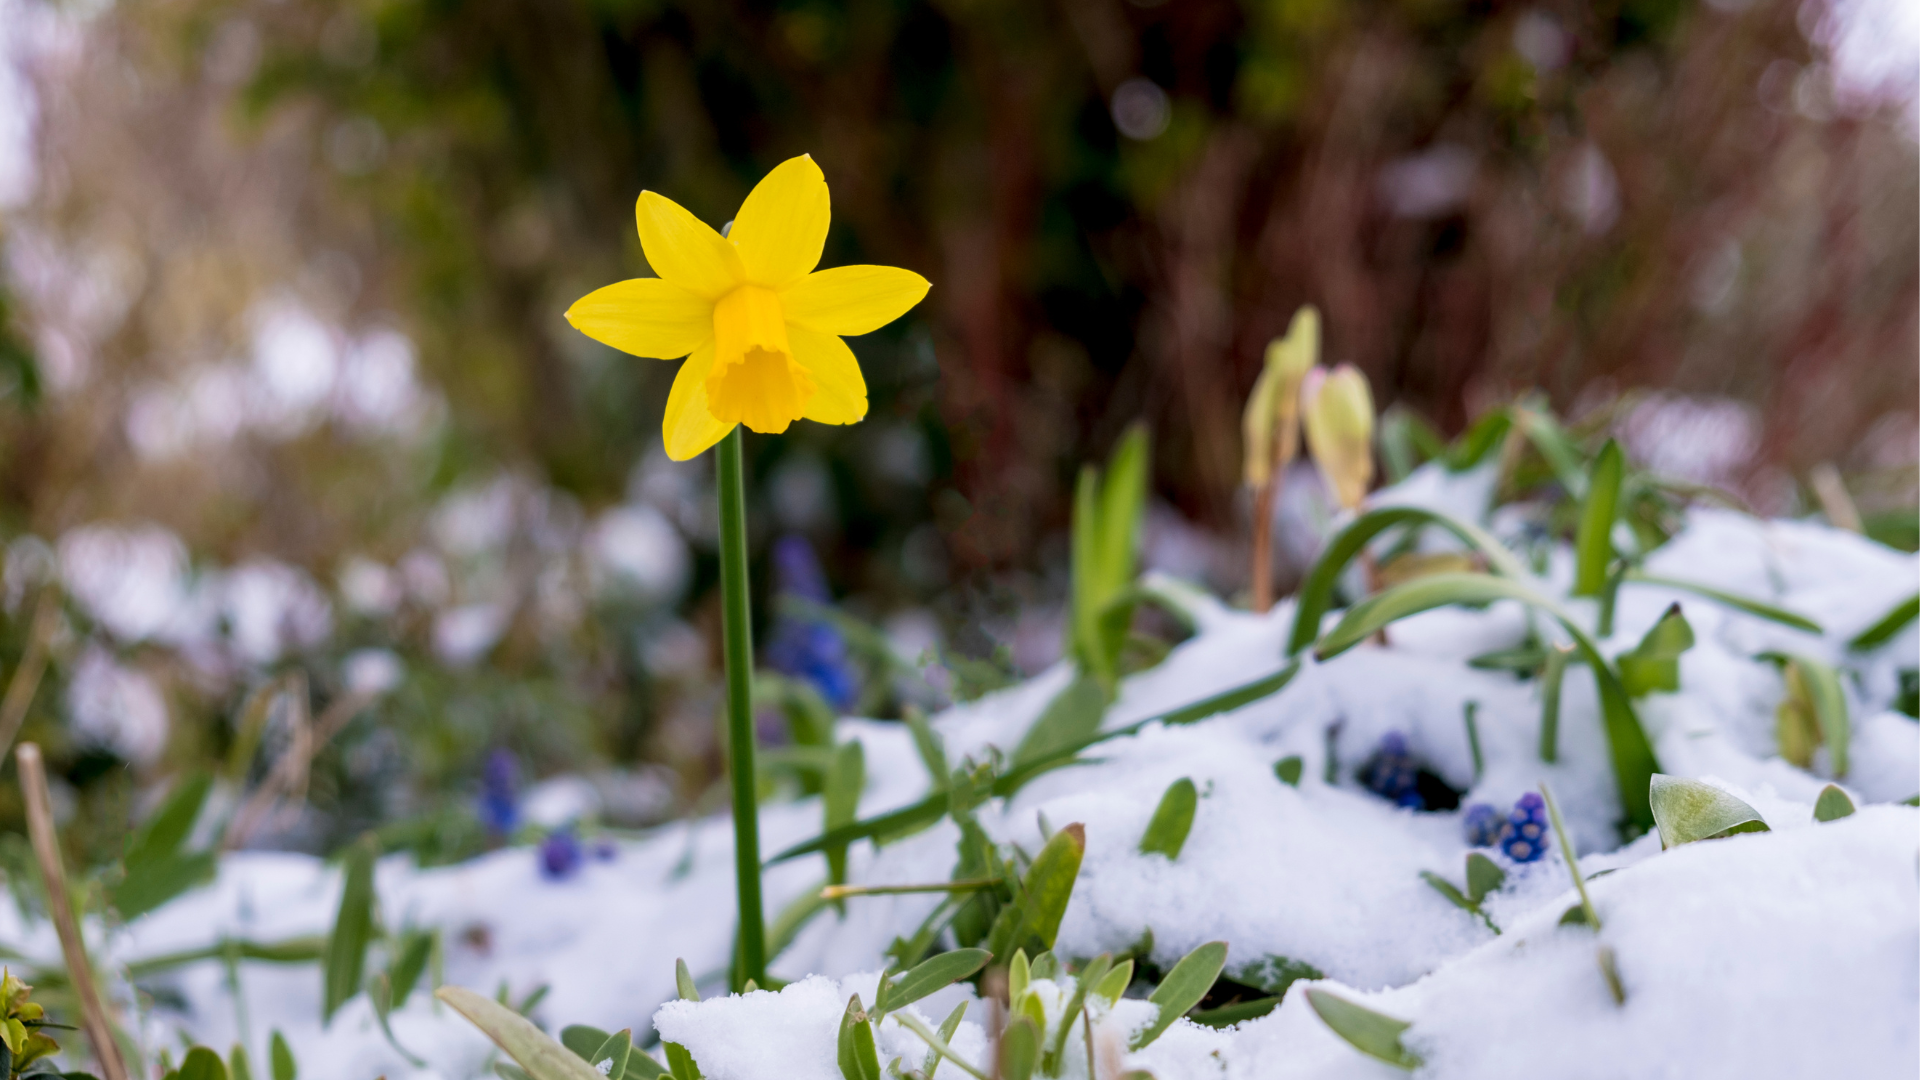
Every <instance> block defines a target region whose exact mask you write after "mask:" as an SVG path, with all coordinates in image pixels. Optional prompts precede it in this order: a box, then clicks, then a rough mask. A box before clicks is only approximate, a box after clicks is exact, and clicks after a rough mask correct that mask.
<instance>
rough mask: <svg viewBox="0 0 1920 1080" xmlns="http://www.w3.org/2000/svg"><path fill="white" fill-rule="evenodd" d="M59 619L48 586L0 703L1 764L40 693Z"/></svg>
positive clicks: (41, 593) (58, 611) (54, 601)
mask: <svg viewBox="0 0 1920 1080" xmlns="http://www.w3.org/2000/svg"><path fill="white" fill-rule="evenodd" d="M59 616H60V601H59V599H58V598H57V596H56V595H55V593H54V590H53V588H52V587H51V586H48V587H47V588H45V589H42V590H41V592H40V602H39V603H38V604H36V605H34V611H33V626H32V628H31V629H30V630H28V632H27V634H28V636H27V651H26V653H25V654H24V655H23V656H21V658H20V666H19V667H18V668H16V669H15V670H14V673H13V681H12V682H10V683H8V684H7V696H6V698H5V700H3V701H0V760H4V758H5V756H6V753H7V751H8V750H10V749H12V747H13V740H14V738H15V737H16V736H18V735H19V734H20V725H21V724H23V723H25V722H26V719H27V709H28V707H29V706H31V705H32V704H33V695H34V692H35V691H37V690H39V689H40V679H41V677H42V676H44V675H45V674H46V673H47V653H48V650H49V648H50V646H51V644H52V641H53V630H54V626H55V624H56V621H57V620H58V619H59Z"/></svg>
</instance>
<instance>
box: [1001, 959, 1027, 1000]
mask: <svg viewBox="0 0 1920 1080" xmlns="http://www.w3.org/2000/svg"><path fill="white" fill-rule="evenodd" d="M1031 982H1033V965H1032V963H1030V962H1029V961H1028V960H1027V950H1025V949H1015V950H1014V951H1013V962H1012V963H1010V964H1008V965H1007V1000H1008V1001H1019V1000H1020V995H1021V994H1024V993H1026V992H1027V986H1028V984H1029V983H1031Z"/></svg>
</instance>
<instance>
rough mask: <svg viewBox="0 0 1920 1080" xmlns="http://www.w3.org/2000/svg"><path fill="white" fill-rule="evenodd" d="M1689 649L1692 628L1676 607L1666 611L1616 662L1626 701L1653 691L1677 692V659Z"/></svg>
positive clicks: (1677, 606)
mask: <svg viewBox="0 0 1920 1080" xmlns="http://www.w3.org/2000/svg"><path fill="white" fill-rule="evenodd" d="M1691 648H1693V627H1692V625H1690V624H1689V623H1688V622H1687V618H1686V616H1685V615H1683V614H1681V612H1680V605H1679V604H1674V605H1672V606H1671V607H1669V608H1667V610H1666V613H1665V614H1663V615H1661V616H1660V618H1659V621H1657V622H1655V623H1654V624H1653V626H1652V627H1651V628H1649V629H1648V630H1647V633H1646V636H1644V637H1642V638H1641V639H1640V644H1638V645H1636V646H1634V647H1633V650H1632V651H1631V652H1627V653H1623V654H1621V656H1620V658H1619V660H1618V661H1617V663H1618V666H1619V668H1620V683H1621V685H1622V686H1624V687H1625V688H1626V691H1627V696H1628V697H1643V696H1645V695H1646V694H1649V693H1652V692H1653V691H1655V690H1662V691H1665V692H1667V693H1673V692H1674V691H1676V690H1678V689H1680V656H1681V654H1682V653H1684V652H1686V651H1687V650H1688V649H1691Z"/></svg>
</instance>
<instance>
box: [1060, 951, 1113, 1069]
mask: <svg viewBox="0 0 1920 1080" xmlns="http://www.w3.org/2000/svg"><path fill="white" fill-rule="evenodd" d="M1112 967H1113V956H1112V955H1111V954H1109V953H1101V954H1100V955H1099V956H1096V957H1094V958H1093V959H1092V960H1089V961H1087V966H1086V967H1084V968H1081V969H1080V972H1079V974H1078V976H1077V977H1076V978H1075V980H1074V985H1073V994H1072V996H1070V997H1069V998H1067V1005H1066V1008H1065V1009H1063V1010H1062V1011H1061V1013H1060V1021H1059V1025H1058V1026H1057V1027H1056V1028H1055V1029H1054V1033H1053V1045H1052V1046H1051V1047H1048V1048H1047V1051H1046V1054H1045V1056H1044V1057H1043V1058H1042V1063H1043V1068H1044V1069H1045V1071H1046V1074H1047V1075H1048V1076H1058V1075H1060V1067H1061V1064H1062V1062H1063V1061H1064V1059H1065V1057H1066V1052H1067V1036H1068V1035H1070V1034H1072V1033H1073V1025H1074V1024H1076V1023H1078V1022H1079V1021H1080V1011H1081V1010H1082V1009H1084V1008H1086V1006H1087V995H1088V994H1089V993H1091V992H1092V988H1093V987H1094V986H1095V985H1096V984H1098V983H1099V982H1100V980H1101V979H1104V978H1106V977H1107V971H1108V970H1109V969H1110V968H1112Z"/></svg>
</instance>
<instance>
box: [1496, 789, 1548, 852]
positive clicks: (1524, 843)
mask: <svg viewBox="0 0 1920 1080" xmlns="http://www.w3.org/2000/svg"><path fill="white" fill-rule="evenodd" d="M1500 850H1502V851H1504V852H1506V853H1507V858H1509V859H1512V860H1513V861H1514V862H1517V863H1529V862H1533V861H1535V860H1536V859H1538V858H1540V856H1542V855H1545V854H1546V853H1547V801H1546V800H1545V799H1542V798H1541V797H1540V793H1539V792H1536V791H1529V792H1527V793H1526V794H1525V795H1522V796H1520V801H1519V802H1516V803H1514V804H1513V812H1512V813H1510V814H1508V815H1507V830H1506V835H1505V836H1504V837H1502V838H1501V840H1500Z"/></svg>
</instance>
